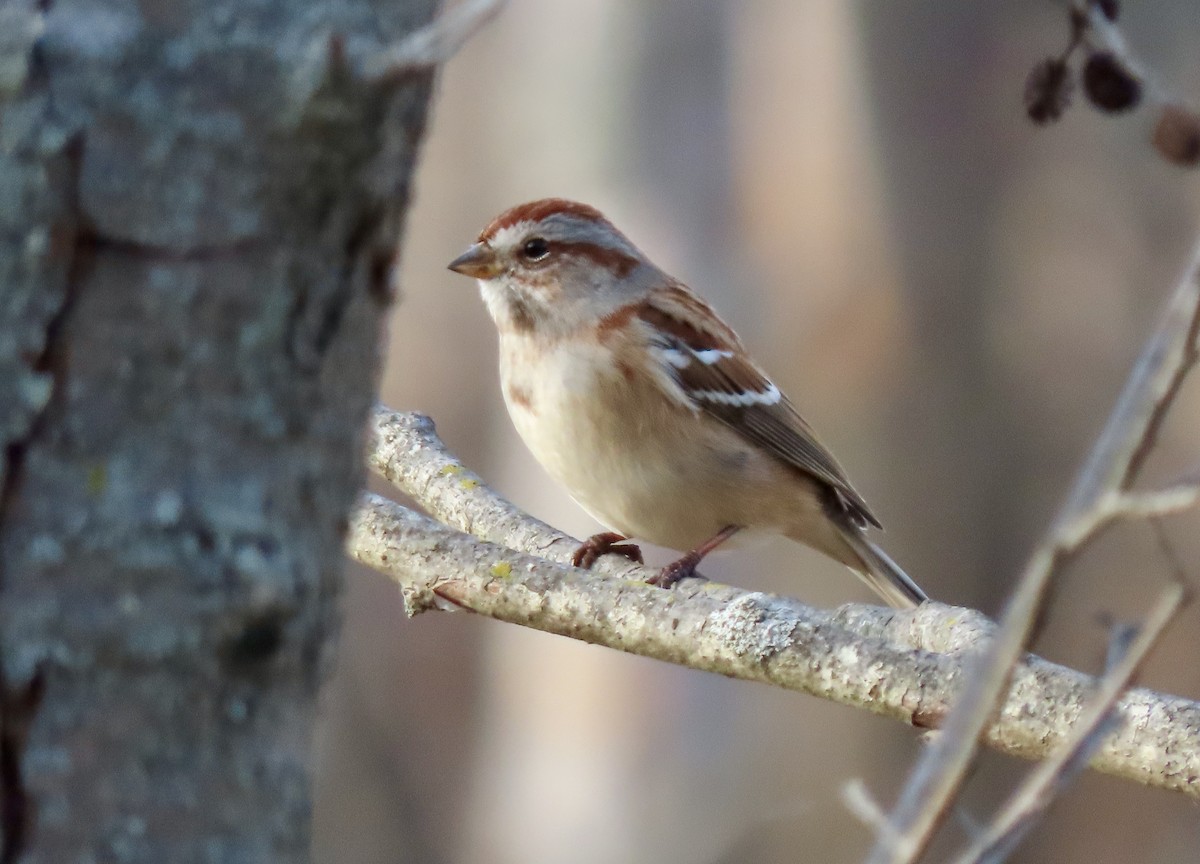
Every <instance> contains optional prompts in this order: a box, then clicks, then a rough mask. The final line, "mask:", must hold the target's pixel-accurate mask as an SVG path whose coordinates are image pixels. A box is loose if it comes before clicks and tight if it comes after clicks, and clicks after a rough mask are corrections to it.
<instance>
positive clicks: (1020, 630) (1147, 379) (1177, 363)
mask: <svg viewBox="0 0 1200 864" xmlns="http://www.w3.org/2000/svg"><path fill="white" fill-rule="evenodd" d="M1198 327H1200V250H1198V252H1197V254H1196V256H1194V257H1193V261H1192V263H1191V265H1190V266H1189V268H1188V271H1187V273H1186V275H1185V277H1184V278H1183V279H1182V280H1181V281H1180V283H1179V286H1178V287H1177V288H1176V290H1175V293H1174V295H1173V296H1172V298H1171V300H1170V301H1169V303H1168V305H1167V310H1166V314H1165V315H1164V316H1163V318H1162V320H1161V321H1160V323H1159V325H1158V328H1157V330H1156V331H1155V332H1154V334H1153V335H1152V336H1151V337H1150V340H1149V341H1148V342H1147V343H1146V345H1145V347H1144V348H1143V349H1142V353H1141V356H1140V357H1139V358H1138V361H1137V364H1136V365H1135V366H1134V369H1133V372H1132V374H1131V375H1130V378H1129V381H1128V382H1127V383H1126V385H1125V389H1124V390H1123V391H1122V393H1121V396H1120V398H1119V399H1118V400H1117V404H1116V407H1115V408H1114V409H1113V413H1112V415H1111V416H1110V418H1109V421H1108V423H1107V425H1106V426H1105V429H1104V431H1103V432H1102V433H1101V435H1100V437H1099V439H1098V440H1097V442H1096V444H1095V446H1094V447H1093V449H1092V452H1091V455H1090V456H1089V458H1088V460H1087V462H1086V463H1085V464H1084V467H1083V469H1082V470H1081V471H1080V473H1079V476H1078V478H1077V479H1076V482H1075V486H1074V488H1073V490H1072V492H1071V494H1070V496H1068V498H1067V503H1066V504H1065V506H1064V507H1063V509H1062V511H1061V512H1060V514H1059V516H1058V517H1057V518H1056V519H1055V522H1054V524H1053V526H1052V528H1051V530H1050V533H1049V535H1048V537H1047V538H1046V540H1045V541H1044V542H1043V543H1042V544H1041V545H1040V546H1039V547H1038V548H1037V550H1036V551H1035V552H1034V554H1033V557H1032V558H1031V560H1030V562H1029V564H1028V565H1027V566H1026V569H1025V572H1024V573H1023V575H1022V577H1021V579H1020V582H1019V583H1018V585H1017V588H1016V590H1015V592H1014V593H1013V595H1012V598H1011V599H1010V600H1009V602H1008V605H1007V607H1006V608H1005V611H1004V615H1003V617H1002V618H1001V621H1000V626H999V627H998V629H997V631H996V635H995V637H994V639H993V641H992V643H991V645H990V646H989V647H988V649H987V652H986V653H985V654H984V655H982V656H981V657H980V658H979V662H978V663H976V664H975V668H974V669H973V670H972V673H971V674H970V675H969V676H968V678H967V683H966V686H965V687H964V689H963V692H962V695H961V696H960V698H959V702H958V704H957V706H956V708H955V710H954V711H953V713H952V714H951V716H950V718H949V720H948V721H947V723H946V725H945V727H944V730H943V733H942V735H940V736H938V738H937V739H936V740H935V741H934V742H933V743H932V744H931V745H930V746H929V747H927V748H926V750H925V751H924V753H923V754H922V755H921V758H920V759H919V760H918V762H917V765H916V766H915V767H914V768H913V771H912V773H911V774H910V775H909V779H908V782H907V783H906V784H905V787H904V789H903V790H902V792H901V794H900V797H899V799H898V801H897V803H896V806H895V808H894V809H893V811H892V816H891V826H892V831H891V832H889V840H888V842H886V843H885V842H884V840H883V836H882V835H881V836H880V837H879V838H877V840H876V844H875V847H874V849H873V850H872V852H871V855H870V856H869V858H868V859H867V860H868V864H900V862H912V861H915V860H917V858H919V857H920V855H921V854H922V853H923V852H924V850H925V848H926V847H927V846H928V844H929V841H930V840H931V839H932V837H933V833H934V832H935V831H936V830H937V827H938V826H939V825H940V824H941V823H942V821H943V820H944V819H945V817H946V814H947V812H948V811H949V808H950V806H951V804H952V802H953V800H954V798H955V797H956V796H957V794H958V791H959V789H960V788H961V787H962V784H963V782H964V779H965V777H966V775H967V771H968V769H969V767H970V765H971V763H972V762H973V761H974V758H975V753H976V751H977V749H978V746H979V740H980V736H981V735H982V733H983V731H984V730H985V729H986V728H987V726H988V723H989V721H990V719H991V718H992V716H993V714H994V713H995V710H996V705H997V704H998V703H999V702H1000V699H1001V697H1002V696H1003V694H1004V690H1005V687H1006V685H1007V684H1008V681H1009V677H1010V673H1011V670H1012V669H1013V667H1014V665H1015V664H1016V663H1017V661H1018V659H1019V658H1020V655H1021V652H1022V650H1023V649H1024V647H1025V645H1026V643H1027V642H1028V639H1029V636H1030V634H1031V632H1032V630H1033V627H1034V624H1035V622H1036V621H1037V618H1038V612H1039V610H1040V609H1041V606H1042V600H1043V597H1044V595H1045V593H1046V589H1047V587H1048V585H1049V584H1050V581H1051V579H1052V577H1053V576H1054V574H1055V573H1056V572H1057V571H1058V569H1059V567H1060V566H1061V565H1062V563H1063V562H1064V561H1066V560H1067V559H1069V558H1070V557H1071V556H1072V555H1073V554H1074V553H1075V552H1076V551H1078V549H1079V548H1080V547H1081V546H1082V545H1083V544H1084V543H1086V542H1087V541H1088V540H1090V539H1091V538H1093V537H1095V536H1096V535H1097V534H1098V533H1099V531H1100V530H1101V529H1102V528H1103V527H1104V526H1106V525H1107V524H1109V523H1110V522H1111V515H1110V514H1109V513H1108V512H1107V511H1106V508H1105V502H1106V501H1110V500H1111V498H1110V496H1111V495H1112V494H1113V493H1114V492H1124V491H1127V490H1128V488H1129V486H1130V484H1131V483H1132V482H1133V481H1134V480H1135V479H1136V477H1137V475H1138V473H1139V471H1140V468H1141V466H1142V464H1144V462H1145V459H1146V455H1147V454H1148V452H1149V450H1150V448H1151V447H1152V446H1153V442H1154V440H1155V438H1156V437H1157V434H1158V431H1159V429H1160V428H1161V426H1162V423H1163V421H1164V419H1165V418H1166V415H1167V412H1168V411H1169V410H1170V406H1171V404H1172V402H1173V400H1174V398H1175V395H1176V394H1177V393H1178V392H1179V387H1180V384H1181V382H1182V380H1183V377H1184V376H1185V375H1186V374H1187V372H1188V371H1189V370H1190V369H1191V368H1192V366H1193V364H1194V363H1195V357H1196V350H1197V346H1196V341H1197V330H1198ZM892 835H895V836H894V837H893V836H892ZM896 838H898V839H896Z"/></svg>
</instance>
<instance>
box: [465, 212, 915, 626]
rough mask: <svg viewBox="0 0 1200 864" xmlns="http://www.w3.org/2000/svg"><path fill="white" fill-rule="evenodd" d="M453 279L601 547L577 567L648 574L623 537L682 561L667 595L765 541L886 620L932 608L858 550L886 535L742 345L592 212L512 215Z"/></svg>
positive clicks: (519, 419)
mask: <svg viewBox="0 0 1200 864" xmlns="http://www.w3.org/2000/svg"><path fill="white" fill-rule="evenodd" d="M449 267H450V269H451V270H453V271H455V272H456V273H462V274H464V275H466V276H471V277H474V278H475V279H478V280H479V286H480V290H481V292H482V294H483V300H484V302H485V303H486V304H487V308H488V311H489V312H490V313H491V316H492V318H493V320H494V321H495V323H496V328H497V330H498V331H499V333H500V379H501V384H502V386H503V390H504V401H505V404H506V405H507V406H508V412H509V415H510V416H511V417H512V420H513V424H514V425H515V426H516V427H517V431H518V432H519V433H520V435H521V437H522V438H523V439H524V441H525V444H526V445H527V446H528V447H529V449H530V450H531V451H532V452H533V455H534V456H535V457H536V458H537V460H538V461H539V462H540V463H541V464H542V466H543V467H544V468H545V469H546V470H547V471H548V472H549V473H550V474H551V476H553V477H554V479H555V480H557V481H558V482H559V483H561V484H562V485H563V486H565V487H566V488H567V490H568V491H569V492H570V493H571V495H572V497H574V498H575V500H576V501H577V502H578V503H579V504H580V505H581V506H582V507H583V508H584V509H585V510H587V511H588V512H589V513H590V514H591V515H592V516H594V517H595V518H596V519H597V520H599V521H600V522H601V523H602V524H604V525H605V526H607V527H608V528H610V529H611V531H609V532H605V533H601V534H596V535H595V536H593V537H591V538H590V539H589V540H588V541H587V542H586V543H584V544H583V545H582V546H581V547H580V548H579V549H578V550H577V551H576V553H575V564H576V566H582V567H590V566H591V564H592V563H593V562H594V561H595V560H596V558H597V557H599V556H600V555H602V554H604V553H607V552H616V553H619V554H622V555H625V556H626V557H628V558H631V559H633V560H636V561H638V562H641V560H642V559H641V552H640V550H639V549H638V548H637V547H636V546H634V545H633V544H630V543H625V542H623V541H626V540H628V539H629V538H633V537H637V538H640V539H642V540H646V541H649V542H651V543H655V544H658V545H660V546H666V547H669V548H672V549H678V550H685V549H686V550H690V551H688V552H687V553H686V554H685V555H684V556H683V557H682V558H680V559H679V560H677V561H675V562H674V563H672V564H669V565H668V566H667V567H665V568H663V570H662V572H661V573H659V574H657V575H656V576H655V577H654V578H652V579H651V580H649V581H651V582H652V583H653V584H657V585H661V586H663V587H669V586H670V585H673V584H674V583H675V582H676V581H678V580H679V579H681V578H683V577H685V576H691V575H692V574H693V573H694V571H695V568H696V565H697V564H698V563H699V562H700V560H701V559H702V558H703V557H704V556H705V555H707V554H708V553H709V552H711V551H712V550H713V549H715V548H716V547H717V546H719V545H721V544H722V543H724V542H725V541H727V540H729V539H730V538H732V537H733V536H734V535H735V534H738V533H739V532H745V533H746V534H751V533H764V532H765V533H776V534H783V535H785V536H787V537H789V538H791V539H792V540H795V541H797V542H800V543H804V544H806V545H808V546H811V547H813V548H814V549H817V550H819V551H820V552H823V553H824V554H826V555H828V556H830V557H831V558H833V559H835V560H837V561H840V562H842V563H843V564H845V565H846V566H848V567H849V568H850V569H851V570H853V571H855V572H856V573H858V574H859V575H860V576H861V577H862V578H863V579H864V580H865V581H866V583H867V584H868V585H869V586H871V588H873V589H874V590H875V591H876V592H878V593H879V595H880V596H881V597H882V598H883V599H884V600H886V601H887V602H888V603H890V604H892V605H893V606H900V607H904V606H914V605H916V604H918V603H920V602H921V601H923V600H925V599H926V598H925V593H924V592H923V591H922V590H921V589H920V588H919V587H917V585H916V583H914V582H913V581H912V580H911V579H910V578H909V577H908V576H907V575H906V574H905V573H904V571H903V570H901V569H900V568H899V567H898V566H897V565H896V564H895V563H894V562H893V561H892V560H891V559H890V558H889V557H888V556H887V555H886V554H884V552H883V551H882V550H881V549H880V548H879V547H878V546H876V545H875V544H874V543H872V542H871V541H870V540H869V539H868V538H867V536H866V529H867V528H868V527H869V526H875V527H879V521H878V520H877V519H876V518H875V516H874V515H872V513H871V511H870V510H869V509H868V508H867V504H866V502H865V501H863V499H862V497H861V496H860V495H859V494H858V493H857V492H855V491H854V488H853V487H852V486H851V485H850V481H849V480H847V479H846V475H845V473H844V472H843V471H842V468H841V466H840V465H838V463H837V461H836V460H835V459H834V458H833V456H832V455H831V454H830V453H829V451H828V450H826V449H825V447H824V446H822V445H821V443H820V442H819V441H817V438H816V435H815V434H814V433H813V430H812V428H811V427H810V426H809V425H808V423H806V422H805V421H804V419H803V418H802V417H801V416H800V415H799V414H798V413H797V412H796V409H795V408H793V407H792V403H791V402H790V401H788V398H787V397H786V396H784V395H783V393H782V392H781V391H780V390H779V388H778V387H776V386H775V384H774V383H772V381H771V380H770V379H769V378H768V377H767V376H766V375H765V374H764V373H763V372H762V370H761V369H759V367H758V366H757V365H756V364H755V363H754V361H753V360H751V359H750V357H749V355H748V354H747V353H746V350H745V348H743V347H742V343H741V341H740V340H739V339H738V337H737V334H735V333H734V332H733V330H731V329H730V328H729V325H727V324H726V323H725V322H724V321H722V320H721V319H720V318H719V317H717V314H716V313H715V312H713V310H712V309H711V308H710V307H709V305H708V304H707V303H705V302H704V301H703V300H701V299H700V298H699V297H697V296H696V295H695V294H693V293H692V292H691V291H690V290H689V289H688V287H687V286H686V285H684V284H683V283H682V282H680V281H679V280H677V279H674V278H672V277H671V276H668V275H667V274H666V273H664V272H663V271H662V270H660V269H658V267H656V266H655V265H654V264H653V263H652V262H651V261H650V259H648V258H647V257H646V256H645V255H644V254H642V252H641V251H640V250H639V249H638V248H637V247H636V246H634V245H633V244H632V243H631V242H630V241H629V240H628V239H626V237H625V235H623V234H622V233H621V232H620V231H618V230H617V229H616V228H615V227H614V226H613V225H612V223H610V222H609V221H608V220H607V219H605V218H604V216H602V215H601V214H600V212H599V211H597V210H596V209H594V208H592V207H589V206H587V205H586V204H578V203H575V202H573V201H566V200H562V199H558V198H549V199H545V200H542V201H533V202H531V203H529V204H522V205H520V206H518V207H513V208H512V209H510V210H507V211H505V212H504V213H502V214H500V215H499V216H497V217H496V218H495V219H494V220H492V222H491V224H490V225H488V226H487V227H486V228H484V229H483V232H482V233H481V234H480V235H479V239H478V240H477V241H476V242H475V243H474V244H472V245H471V247H470V248H469V249H467V251H466V252H464V253H463V254H462V255H460V256H459V257H458V258H456V259H454V261H452V262H451V263H450V265H449ZM739 539H740V538H739Z"/></svg>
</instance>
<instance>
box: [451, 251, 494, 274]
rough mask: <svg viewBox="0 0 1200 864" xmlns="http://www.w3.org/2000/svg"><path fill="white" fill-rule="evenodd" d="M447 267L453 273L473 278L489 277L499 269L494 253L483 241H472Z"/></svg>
mask: <svg viewBox="0 0 1200 864" xmlns="http://www.w3.org/2000/svg"><path fill="white" fill-rule="evenodd" d="M447 267H449V268H450V269H451V270H453V271H454V272H455V273H461V274H463V275H464V276H470V277H471V278H473V279H491V278H492V277H493V276H497V275H499V273H500V270H501V268H500V266H499V265H498V264H497V262H496V253H495V252H493V251H492V250H491V249H490V248H489V247H487V246H485V245H484V244H483V243H472V244H471V246H470V248H469V249H467V251H466V252H464V253H463V254H461V255H459V256H458V257H457V258H455V259H454V260H453V261H451V262H450V263H449V264H448V265H447Z"/></svg>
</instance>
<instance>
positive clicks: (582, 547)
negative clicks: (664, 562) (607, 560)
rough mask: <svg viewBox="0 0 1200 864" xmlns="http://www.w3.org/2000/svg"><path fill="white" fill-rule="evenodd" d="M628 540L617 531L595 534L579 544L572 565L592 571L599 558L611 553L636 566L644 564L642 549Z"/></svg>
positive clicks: (572, 557) (572, 558)
mask: <svg viewBox="0 0 1200 864" xmlns="http://www.w3.org/2000/svg"><path fill="white" fill-rule="evenodd" d="M628 539H629V538H628V537H626V536H625V535H624V534H618V533H617V532H616V531H606V532H604V533H602V534H593V535H592V536H591V537H589V538H588V539H586V540H584V541H583V542H582V543H581V544H579V548H578V549H576V550H575V554H574V555H572V556H571V563H572V564H574V565H575V566H576V567H582V568H583V569H584V570H590V569H591V568H592V565H593V564H595V563H596V559H597V558H599V557H600V556H601V555H607V554H609V553H610V552H611V553H612V554H614V555H624V556H625V557H626V558H628V559H629V560H630V561H633V562H634V563H636V564H644V563H645V562H644V561H642V550H641V548H640V547H638V546H637V544H635V543H626V542H625V541H626V540H628Z"/></svg>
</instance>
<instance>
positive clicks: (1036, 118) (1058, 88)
mask: <svg viewBox="0 0 1200 864" xmlns="http://www.w3.org/2000/svg"><path fill="white" fill-rule="evenodd" d="M1074 87H1075V81H1074V76H1073V75H1072V74H1071V69H1070V67H1069V66H1067V63H1066V61H1065V60H1062V59H1061V58H1058V57H1047V58H1046V59H1045V60H1043V61H1042V62H1041V63H1038V64H1037V65H1036V66H1034V67H1033V69H1031V70H1030V72H1029V77H1028V78H1027V79H1026V80H1025V113H1026V114H1028V115H1029V119H1030V120H1032V121H1033V122H1034V123H1037V124H1038V125H1039V126H1042V125H1045V124H1046V123H1051V122H1053V121H1055V120H1057V119H1058V118H1059V117H1061V116H1062V114H1063V112H1064V111H1066V110H1067V106H1068V105H1070V104H1071V91H1072V90H1073V89H1074Z"/></svg>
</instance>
